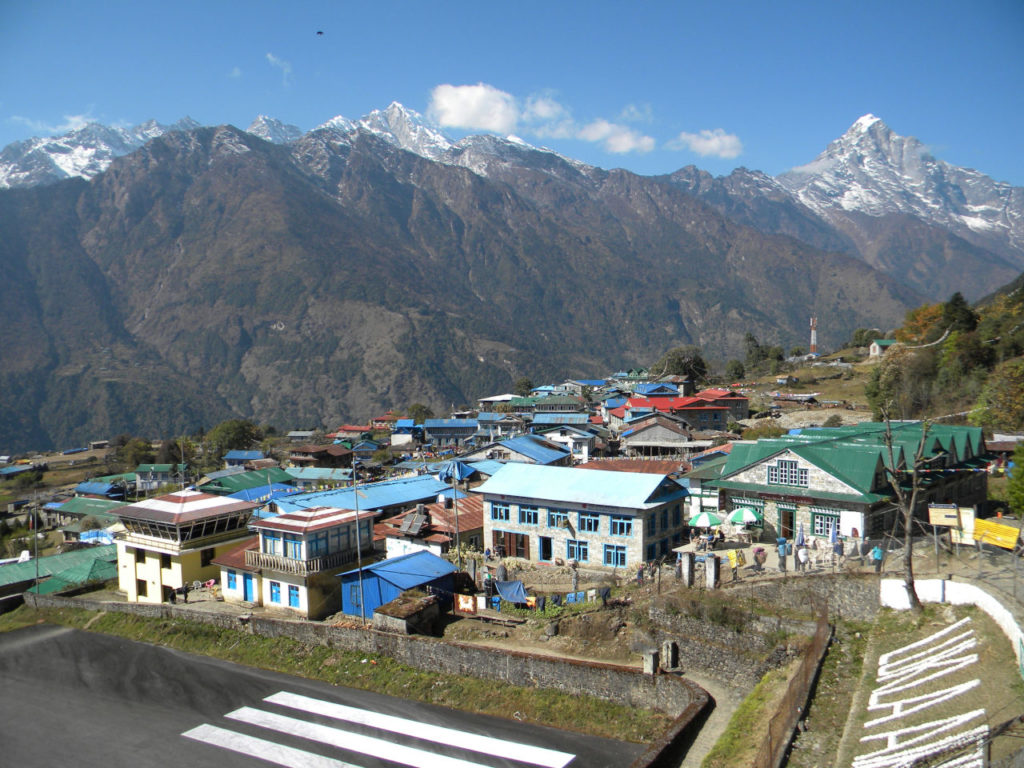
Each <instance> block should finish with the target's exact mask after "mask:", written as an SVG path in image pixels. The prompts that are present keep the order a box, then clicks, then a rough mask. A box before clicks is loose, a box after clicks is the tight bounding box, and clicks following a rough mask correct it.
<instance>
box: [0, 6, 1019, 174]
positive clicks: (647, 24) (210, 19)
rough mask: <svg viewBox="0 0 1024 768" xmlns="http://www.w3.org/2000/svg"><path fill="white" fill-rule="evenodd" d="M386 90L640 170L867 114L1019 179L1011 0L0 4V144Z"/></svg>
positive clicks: (773, 159)
mask: <svg viewBox="0 0 1024 768" xmlns="http://www.w3.org/2000/svg"><path fill="white" fill-rule="evenodd" d="M318 31H322V32H323V34H322V35H318V34H317V32H318ZM392 101H399V102H401V103H402V104H404V105H406V106H407V107H410V108H412V109H415V110H416V111H418V112H421V113H424V114H428V115H430V116H431V117H433V118H434V119H435V120H437V121H439V122H441V123H442V125H443V127H444V129H445V131H446V132H447V133H449V134H450V135H452V136H453V137H456V138H458V137H460V136H462V135H465V134H466V133H471V132H481V131H483V130H486V129H490V130H493V131H494V132H497V133H503V134H505V133H513V134H515V135H518V136H520V137H522V138H523V139H524V140H526V141H528V142H530V143H533V144H537V145H542V146H547V147H550V148H552V149H555V150H556V151H559V152H562V153H563V154H566V155H569V156H571V157H575V158H578V159H580V160H583V161H585V162H588V163H592V164H594V165H598V166H601V167H604V168H615V167H622V168H628V169H630V170H633V171H635V172H637V173H643V174H655V173H667V172H671V171H673V170H675V169H677V168H680V167H682V166H684V165H689V164H694V165H697V166H698V167H700V168H704V169H706V170H708V171H710V172H711V173H713V174H715V175H719V174H726V173H728V172H729V171H731V170H732V169H733V168H735V167H737V166H745V167H747V168H756V169H759V170H763V171H765V172H767V173H770V174H773V175H774V174H777V173H781V172H783V171H785V170H787V169H789V168H791V167H793V166H796V165H800V164H803V163H806V162H809V161H810V160H812V159H813V158H814V156H815V155H817V154H818V153H819V152H820V151H821V150H823V149H824V148H825V146H826V145H827V144H828V142H829V141H831V140H832V139H834V138H837V137H838V136H839V135H841V134H842V133H843V132H844V131H845V130H846V129H847V128H848V127H849V126H850V125H851V124H852V123H853V122H854V121H855V120H856V119H857V118H858V117H860V116H861V115H863V114H866V113H869V112H870V113H873V114H875V115H877V116H879V117H881V118H882V119H883V120H884V121H885V122H886V123H887V124H888V125H889V127H890V128H892V129H893V130H894V131H896V132H897V133H899V134H902V135H905V136H916V137H917V138H919V139H920V140H921V141H922V142H924V143H925V144H927V145H928V146H929V148H930V149H931V151H932V153H933V154H935V155H936V156H937V157H939V158H941V159H943V160H946V161H947V162H950V163H953V164H955V165H963V166H968V167H973V168H976V169H978V170H980V171H982V172H983V173H986V174H988V175H990V176H992V177H994V178H996V179H998V180H1002V181H1009V182H1011V183H1013V184H1016V185H1019V186H1024V2H1021V0H974V1H972V2H946V1H945V0H932V1H931V2H916V1H908V2H902V1H901V0H888V1H887V2H874V1H873V0H869V1H867V2H859V3H831V2H821V1H820V0H817V1H816V2H785V1H782V2H764V1H763V0H761V1H760V2H743V1H739V2H729V3H725V2H720V0H719V1H716V2H684V1H683V0H677V1H676V2H653V1H652V2H641V3H625V2H621V0H620V1H619V2H604V0H589V1H588V2H551V1H550V0H548V1H547V2H532V1H531V0H520V1H519V2H516V3H491V2H480V0H475V1H474V2H435V3H423V2H412V1H411V0H410V1H409V2H388V1H387V0H378V1H377V2H373V3H369V2H360V3H351V2H285V1H284V0H280V1H278V2H269V1H268V0H247V1H246V2H227V0H204V1H203V2H193V1H192V0H175V1H174V2H167V1H165V2H145V1H143V0H135V1H134V2H121V1H118V0H104V2H72V1H71V0H49V1H48V2H45V3H36V2H13V1H10V2H0V146H6V145H7V144H8V143H10V142H12V141H16V140H19V139H25V138H28V137H30V136H42V135H51V134H54V133H63V132H65V131H66V130H68V128H69V127H72V126H75V125H78V124H80V123H81V122H82V121H85V120H95V121H98V122H102V123H106V124H111V125H113V124H121V125H132V124H137V123H140V122H143V121H145V120H147V119H150V118H155V119H157V120H158V121H160V122H162V123H171V122H174V121H175V120H177V119H179V118H181V117H183V116H185V115H189V116H191V117H192V118H194V119H195V120H198V121H199V122H200V123H203V124H209V125H213V124H220V123H231V124H233V125H236V126H238V127H241V128H245V127H246V126H248V125H249V123H250V122H251V121H252V120H253V118H254V117H255V116H256V115H258V114H266V115H269V116H271V117H275V118H278V119H280V120H282V121H284V122H286V123H291V124H294V125H297V126H299V127H300V128H302V129H303V130H309V129H310V128H313V127H315V126H316V125H318V124H320V123H322V122H324V121H326V120H328V119H329V118H331V117H333V116H335V115H344V116H345V117H348V118H358V117H360V116H362V115H364V114H366V113H367V112H369V111H371V110H373V109H380V108H384V107H386V106H387V105H388V104H389V103H390V102H392Z"/></svg>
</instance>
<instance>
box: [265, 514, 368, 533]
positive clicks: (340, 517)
mask: <svg viewBox="0 0 1024 768" xmlns="http://www.w3.org/2000/svg"><path fill="white" fill-rule="evenodd" d="M357 514H358V515H359V517H360V519H363V520H366V519H369V518H371V517H372V516H373V513H371V512H363V511H360V512H356V511H355V510H354V509H340V508H338V507H311V508H310V509H296V510H294V511H292V512H286V513H285V514H283V515H277V516H276V517H268V518H265V519H263V520H254V521H252V522H250V523H249V527H250V528H255V529H257V530H266V531H281V532H283V533H295V534H298V535H300V536H301V535H303V534H306V533H313V532H315V531H321V530H324V529H325V528H334V527H336V526H339V525H345V524H348V523H352V522H355V519H356V515H357Z"/></svg>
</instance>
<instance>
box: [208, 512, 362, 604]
mask: <svg viewBox="0 0 1024 768" xmlns="http://www.w3.org/2000/svg"><path fill="white" fill-rule="evenodd" d="M249 527H250V528H251V529H252V530H253V531H255V532H256V533H257V534H258V535H259V545H258V546H256V547H253V548H251V549H246V550H245V553H244V554H245V566H246V569H245V570H246V571H247V572H255V573H258V579H256V580H255V583H256V584H257V585H258V590H259V595H258V596H257V595H252V596H251V597H250V598H249V601H250V602H256V603H259V604H262V605H263V606H265V607H269V608H282V609H287V610H290V611H292V612H294V613H297V614H299V615H301V616H304V617H306V618H308V619H319V618H323V617H324V616H328V615H330V614H332V613H337V612H338V611H339V610H341V592H340V590H339V586H338V579H337V575H338V574H339V573H341V572H342V571H343V570H348V569H349V568H352V567H358V566H359V565H360V562H359V557H360V555H362V558H363V561H364V564H365V563H368V562H370V561H371V560H372V559H373V554H374V553H373V513H371V512H356V511H355V510H351V509H339V508H338V507H313V508H311V509H296V510H293V511H291V512H286V513H285V514H281V515H277V516H276V517H270V518H266V519H264V520H255V521H252V522H251V523H250V526H249ZM357 529H358V533H357ZM357 535H358V540H357V538H356V537H357ZM222 581H223V582H224V583H225V590H224V592H225V599H227V598H228V594H229V592H230V593H231V594H234V591H232V590H231V589H230V586H231V585H230V581H231V573H225V575H224V577H223V579H222ZM238 588H239V586H238V583H237V582H236V590H237V589H238Z"/></svg>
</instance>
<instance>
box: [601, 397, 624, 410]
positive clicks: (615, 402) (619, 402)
mask: <svg viewBox="0 0 1024 768" xmlns="http://www.w3.org/2000/svg"><path fill="white" fill-rule="evenodd" d="M625 404H626V398H624V397H609V398H608V399H607V400H605V401H604V405H605V408H609V409H611V408H619V407H621V406H623V405H625Z"/></svg>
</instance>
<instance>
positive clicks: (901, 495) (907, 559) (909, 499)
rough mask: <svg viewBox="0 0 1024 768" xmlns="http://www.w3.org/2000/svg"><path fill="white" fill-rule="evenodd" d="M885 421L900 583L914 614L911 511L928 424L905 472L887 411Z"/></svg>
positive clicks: (923, 461) (923, 460)
mask: <svg viewBox="0 0 1024 768" xmlns="http://www.w3.org/2000/svg"><path fill="white" fill-rule="evenodd" d="M882 416H883V418H884V419H885V447H886V449H887V450H888V452H889V463H888V465H887V466H886V467H885V474H886V476H887V477H888V478H889V481H890V482H891V483H892V488H893V492H894V493H895V494H896V503H897V506H898V508H899V511H900V518H901V520H902V522H903V584H904V586H905V588H906V590H907V598H908V599H909V600H910V608H911V610H913V611H914V612H915V613H920V612H921V601H920V600H919V599H918V597H917V590H916V589H915V587H914V541H913V533H914V510H915V509H916V508H917V496H918V492H919V491H920V489H921V469H922V468H924V466H925V465H926V464H927V463H928V462H929V461H930V459H926V458H925V457H924V449H925V445H926V443H927V439H928V430H929V427H930V424H929V423H928V422H927V421H924V422H921V439H920V440H919V441H918V444H917V450H916V451H915V452H914V457H913V460H912V461H911V465H910V468H909V469H907V468H905V467H902V466H900V465H897V463H896V452H895V450H894V449H893V438H892V422H891V420H890V418H889V414H888V412H885V411H883V413H882ZM908 473H909V479H910V493H909V495H908V493H907V490H906V489H905V488H904V487H903V482H902V481H903V479H904V476H905V475H907V474H908Z"/></svg>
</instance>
